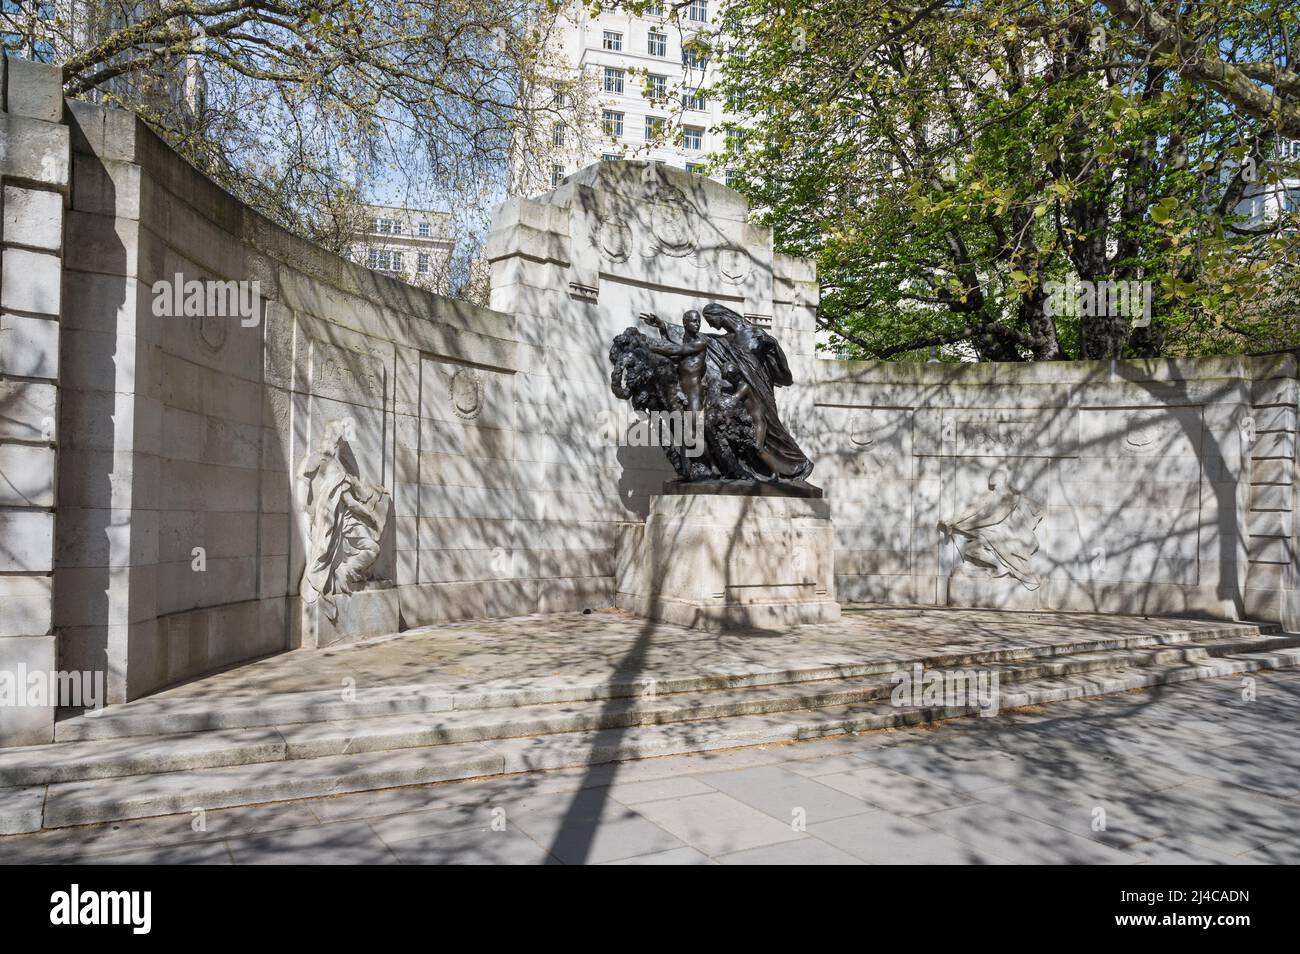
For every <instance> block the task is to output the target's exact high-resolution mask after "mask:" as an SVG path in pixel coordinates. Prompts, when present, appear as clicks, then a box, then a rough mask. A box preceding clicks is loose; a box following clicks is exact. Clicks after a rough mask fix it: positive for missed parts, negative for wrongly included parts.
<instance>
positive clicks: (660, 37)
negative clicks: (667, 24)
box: [645, 30, 668, 56]
mask: <svg viewBox="0 0 1300 954" xmlns="http://www.w3.org/2000/svg"><path fill="white" fill-rule="evenodd" d="M645 51H646V52H647V53H649V54H650V55H651V56H667V55H668V34H667V33H663V32H661V31H659V30H651V31H650V32H649V33H647V34H646V35H645Z"/></svg>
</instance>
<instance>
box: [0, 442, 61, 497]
mask: <svg viewBox="0 0 1300 954" xmlns="http://www.w3.org/2000/svg"><path fill="white" fill-rule="evenodd" d="M53 506H54V449H53V448H52V447H41V446H37V445H32V444H0V507H53Z"/></svg>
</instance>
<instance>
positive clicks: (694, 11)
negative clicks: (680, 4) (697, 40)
mask: <svg viewBox="0 0 1300 954" xmlns="http://www.w3.org/2000/svg"><path fill="white" fill-rule="evenodd" d="M690 11H691V21H692V22H694V23H708V22H709V0H691V6H690Z"/></svg>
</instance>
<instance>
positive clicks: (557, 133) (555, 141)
mask: <svg viewBox="0 0 1300 954" xmlns="http://www.w3.org/2000/svg"><path fill="white" fill-rule="evenodd" d="M551 145H553V146H563V145H564V123H556V124H555V128H554V129H553V130H551Z"/></svg>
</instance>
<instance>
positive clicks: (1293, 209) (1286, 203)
mask: <svg viewBox="0 0 1300 954" xmlns="http://www.w3.org/2000/svg"><path fill="white" fill-rule="evenodd" d="M1282 210H1283V211H1284V212H1286V214H1287V215H1300V189H1287V190H1286V192H1284V193H1283V194H1282Z"/></svg>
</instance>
